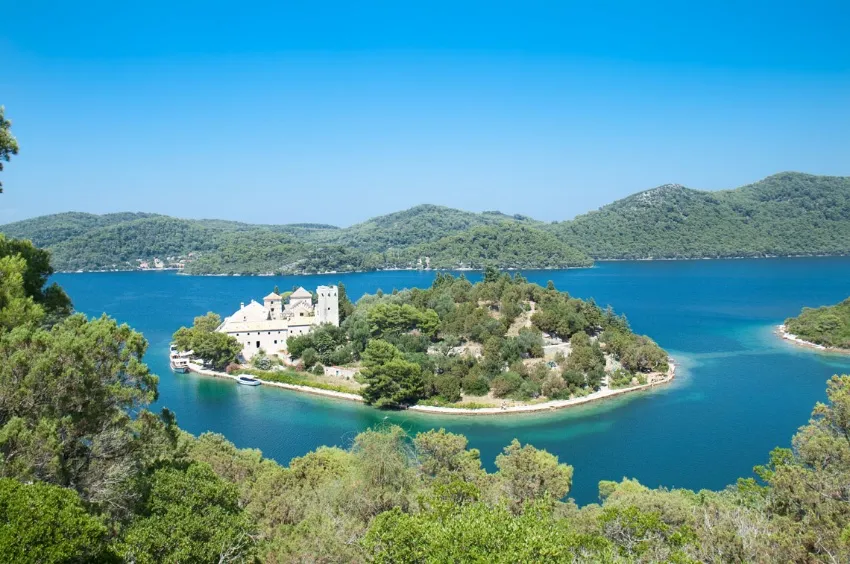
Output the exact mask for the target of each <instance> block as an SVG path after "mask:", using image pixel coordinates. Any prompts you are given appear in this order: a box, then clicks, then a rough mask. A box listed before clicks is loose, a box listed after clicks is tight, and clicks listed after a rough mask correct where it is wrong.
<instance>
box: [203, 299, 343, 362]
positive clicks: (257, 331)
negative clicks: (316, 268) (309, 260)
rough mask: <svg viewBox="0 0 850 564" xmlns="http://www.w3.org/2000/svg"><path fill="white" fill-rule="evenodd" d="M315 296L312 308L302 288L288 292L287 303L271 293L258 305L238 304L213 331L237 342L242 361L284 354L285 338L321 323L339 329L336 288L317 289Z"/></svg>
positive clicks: (304, 331)
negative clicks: (261, 353)
mask: <svg viewBox="0 0 850 564" xmlns="http://www.w3.org/2000/svg"><path fill="white" fill-rule="evenodd" d="M316 294H317V296H318V300H317V303H316V305H313V295H312V294H311V293H310V292H308V291H307V290H305V289H304V288H298V289H297V290H295V291H294V292H292V294H290V295H289V301H288V302H287V303H284V302H283V298H281V296H279V295H278V294H275V293H274V292H272V293H271V294H269V295H268V296H266V297H265V298H263V303H262V304H260V303H259V302H257V301H255V300H251V303H249V304H247V305H246V304H245V303H242V304H240V307H239V310H238V311H237V312H236V313H234V314H233V315H231V316H230V317H227V318H225V319H224V321H223V322H222V324H221V325H220V326H219V327H218V329H216V331H218V332H220V333H226V334H228V335H230V336H232V337H234V338H235V339H236V340H237V341H239V343H240V344H241V345H242V356H243V357H245V359H246V360H248V359H250V358H251V357H252V356H254V355H255V354H256V353H257V351H258V350H260V349H262V350H264V351H265V352H266V353H268V354H276V353H284V352H286V339H287V338H289V337H292V336H296V335H304V334H305V333H308V332H309V331H310V329H312V328H313V327H314V326H316V325H321V324H323V323H330V324H331V325H336V326H337V327H338V326H339V291H338V290H337V287H336V286H319V287H318V288H316Z"/></svg>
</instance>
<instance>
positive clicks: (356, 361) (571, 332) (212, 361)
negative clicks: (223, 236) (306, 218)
mask: <svg viewBox="0 0 850 564" xmlns="http://www.w3.org/2000/svg"><path fill="white" fill-rule="evenodd" d="M337 289H338V291H339V297H338V304H337V302H336V300H337V298H336V297H334V298H333V301H334V304H330V305H332V306H333V307H325V306H327V305H328V304H325V305H322V301H321V300H322V299H323V298H322V294H323V293H327V292H325V290H327V291H329V292H331V293H333V295H334V296H336V292H337ZM328 295H330V294H328ZM296 298H297V301H298V304H297V305H295V304H294V302H293V300H294V299H296ZM309 298H310V292H307V291H306V290H304V289H303V288H298V289H297V291H295V292H280V293H279V290H278V289H277V288H275V290H274V292H273V293H272V294H270V295H269V296H266V298H264V304H265V305H261V304H260V303H259V302H252V303H251V304H248V305H245V304H243V305H242V307H241V308H240V310H239V311H237V312H236V313H235V314H233V316H231V317H228V318H225V319H224V320H223V321H222V319H221V317H220V316H218V315H217V314H215V313H212V312H210V313H208V314H206V315H204V316H200V317H197V318H195V322H194V325H193V326H192V327H183V328H181V329H179V330H178V331H177V332H175V334H174V352H173V353H172V354H174V355H181V354H185V355H188V356H194V357H195V358H196V359H197V360H193V361H192V363H191V364H190V366H189V367H188V368H189V369H190V370H191V371H194V372H198V373H201V374H206V375H210V376H226V377H231V378H234V379H238V376H240V375H250V376H251V377H252V378H255V379H258V380H260V381H261V382H262V383H265V384H270V385H275V386H279V387H283V388H288V389H292V390H297V391H304V392H310V393H315V394H319V395H326V396H329V397H337V398H341V399H348V400H354V401H363V402H365V403H367V404H369V405H373V406H375V407H377V408H388V409H412V410H414V411H420V412H426V413H428V412H430V413H454V414H482V415H483V414H488V415H489V414H499V413H522V412H533V411H545V410H550V409H560V408H564V407H570V406H573V405H581V404H585V403H588V402H591V401H597V400H600V399H604V398H608V397H612V396H618V395H621V394H624V393H627V392H630V391H639V390H644V389H648V388H651V387H654V386H656V385H660V384H664V383H668V382H670V381H672V380H673V378H674V376H675V367H674V366H673V363H672V359H671V358H670V357H669V356H668V355H667V353H666V352H665V351H664V350H663V349H662V348H661V347H659V346H658V345H657V344H656V343H655V342H654V341H653V340H652V339H650V338H649V337H646V336H643V335H637V334H635V333H634V332H633V331H632V330H631V328H630V327H629V324H628V321H627V320H626V318H625V317H624V316H622V315H617V314H615V313H614V311H613V309H612V308H610V307H607V308H604V309H603V308H601V307H599V306H598V305H596V303H594V301H593V300H592V299H591V300H588V301H585V300H581V299H578V298H573V297H571V296H570V295H569V294H568V293H567V292H562V291H559V290H557V289H556V288H555V287H554V284H552V282H549V283H548V284H547V286H546V287H542V286H540V285H537V284H533V283H529V282H528V281H527V280H526V279H525V278H524V277H523V276H522V275H521V274H519V273H515V274H513V275H511V274H508V273H500V272H499V271H497V270H495V269H487V270H485V272H484V277H483V280H482V281H480V282H477V283H475V284H473V283H472V282H470V281H469V280H468V279H466V278H465V277H464V276H463V275H460V276H457V277H456V276H453V275H451V274H445V273H437V275H436V278H435V280H434V282H433V284H432V285H431V286H430V287H429V288H425V289H420V288H414V289H410V290H402V291H398V292H393V293H391V294H389V293H387V294H384V293H382V292H380V291H379V292H378V293H376V294H374V295H369V294H367V295H365V296H363V297H362V298H361V299H360V300H358V302H357V303H356V304H353V303H352V302H351V301H350V300H348V297H347V295H346V292H345V287H344V285H342V284H339V286H331V287H319V288H318V289H317V294H316V295H315V296H314V302H313V304H314V305H312V306H311V305H310V304H309ZM324 299H325V300H328V299H329V298H327V297H325V298H324ZM275 300H277V301H275ZM304 300H307V302H305V303H301V302H304ZM316 304H318V305H316ZM252 308H253V309H252ZM325 309H328V310H330V309H333V310H334V312H333V314H334V315H333V316H332V321H330V322H327V323H323V322H321V321H317V322H315V323H313V322H312V321H311V320H312V319H313V318H312V317H309V315H310V312H311V311H319V310H320V311H321V312H324V311H325ZM249 310H250V311H249ZM255 310H256V311H255ZM302 310H303V311H305V312H307V313H305V315H306V316H307V317H297V316H298V315H300V313H299V312H301V311H302ZM337 311H338V313H337ZM281 312H283V313H282V314H281ZM281 315H283V318H282V320H281V321H277V320H276V319H277V317H279V316H281ZM287 315H289V316H292V315H295V316H296V317H294V318H293V319H294V320H297V321H286V319H289V318H288V317H286V316H287ZM249 317H251V319H248V318H249ZM254 317H256V320H253V321H252V319H253V318H254ZM237 318H238V319H237ZM243 318H244V319H243ZM234 319H236V320H237V321H234ZM266 319H268V321H262V320H266ZM249 322H250V323H249ZM237 325H238V327H237ZM243 325H244V327H243ZM302 325H303V326H304V327H302ZM272 326H273V327H272ZM287 327H288V328H289V329H291V331H289V332H288V333H287V329H286V328H287ZM245 331H254V333H257V331H259V333H257V334H256V335H254V334H250V335H248V334H245ZM267 333H268V334H267ZM181 351H182V352H181Z"/></svg>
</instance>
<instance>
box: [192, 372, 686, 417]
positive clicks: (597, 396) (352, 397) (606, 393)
mask: <svg viewBox="0 0 850 564" xmlns="http://www.w3.org/2000/svg"><path fill="white" fill-rule="evenodd" d="M189 370H190V371H191V372H195V373H197V374H202V375H204V376H214V377H216V378H229V379H231V380H234V381H236V380H237V379H238V377H237V376H233V375H231V374H227V373H226V372H218V371H216V370H209V369H206V368H203V367H201V366H199V365H197V364H193V363H191V362H190V363H189ZM675 377H676V365H675V364H674V363H672V362H670V368H669V369H668V370H667V373H666V374H664V376H663V377H662V378H661V379H660V380H655V381H653V382H652V383H649V384H641V385H638V386H633V387H631V388H618V389H611V388H605V389H603V390H599V391H598V392H593V393H592V394H588V395H586V396H583V397H579V398H570V399H565V400H551V401H547V402H543V403H535V404H530V405H513V406H506V407H482V408H480V409H470V408H461V407H436V406H431V405H413V406H411V407H409V408H408V409H409V410H410V411H416V412H419V413H431V414H440V415H513V414H517V413H534V412H538V411H554V410H556V409H565V408H568V407H574V406H577V405H584V404H587V403H591V402H594V401H599V400H604V399H608V398H612V397H615V396H620V395H623V394H627V393H631V392H638V391H641V390H648V389H650V388H654V387H656V386H660V385H662V384H668V383H670V382H672V381H673V379H674V378H675ZM257 380H259V381H260V382H262V384H263V385H264V386H276V387H278V388H285V389H287V390H293V391H296V392H306V393H308V394H315V395H319V396H326V397H331V398H337V399H344V400H349V401H359V402H362V401H363V398H362V397H361V396H359V395H357V394H349V393H346V392H337V391H334V390H323V389H321V388H311V387H310V386H299V385H297V384H284V383H282V382H270V381H268V380H262V379H260V378H257Z"/></svg>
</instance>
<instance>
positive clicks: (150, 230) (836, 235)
mask: <svg viewBox="0 0 850 564" xmlns="http://www.w3.org/2000/svg"><path fill="white" fill-rule="evenodd" d="M0 231H1V232H3V233H5V234H7V235H9V236H11V237H16V238H23V239H31V240H33V241H34V242H35V243H36V244H38V245H41V246H44V247H46V248H48V249H50V250H51V251H52V253H53V263H54V266H55V268H56V269H57V270H99V269H130V268H136V267H137V266H138V264H139V262H138V261H139V260H151V259H153V258H154V257H156V258H159V259H162V260H165V259H167V258H168V257H172V258H173V259H174V260H173V262H172V264H173V265H176V262H177V261H183V262H185V264H186V272H189V273H195V274H228V273H229V274H237V273H238V274H261V273H276V272H283V273H295V272H322V271H351V270H374V269H381V268H415V267H417V266H418V265H419V262H420V260H421V261H422V262H423V264H424V263H426V261H425V257H428V258H429V259H430V264H431V266H432V267H435V268H459V267H469V268H482V267H484V266H486V265H492V266H497V267H501V268H558V267H567V266H585V265H589V264H591V259H602V260H605V259H647V258H704V257H709V258H717V257H736V256H748V257H761V256H773V255H776V256H788V255H806V254H831V255H839V254H848V253H850V177H834V176H813V175H808V174H800V173H782V174H777V175H774V176H770V177H768V178H765V179H764V180H762V181H760V182H756V183H755V184H751V185H748V186H743V187H741V188H737V189H735V190H724V191H718V192H705V191H699V190H692V189H689V188H685V187H684V186H680V185H676V184H668V185H664V186H660V187H658V188H654V189H652V190H647V191H644V192H640V193H638V194H634V195H632V196H629V197H628V198H624V199H622V200H618V201H616V202H614V203H612V204H609V205H607V206H604V207H602V208H601V209H599V210H597V211H593V212H590V213H588V214H585V215H581V216H578V217H577V218H575V219H574V220H571V221H563V222H560V223H553V224H545V223H542V222H539V221H536V220H534V219H531V218H529V217H526V216H520V215H514V216H511V215H506V214H503V213H500V212H483V213H472V212H467V211H462V210H456V209H452V208H447V207H442V206H433V205H420V206H416V207H413V208H410V209H408V210H404V211H400V212H396V213H391V214H388V215H383V216H379V217H375V218H372V219H370V220H368V221H365V222H363V223H359V224H356V225H352V226H350V227H345V228H338V227H334V226H332V225H323V224H305V223H299V224H289V225H252V224H247V223H240V222H235V221H225V220H208V219H204V220H187V219H177V218H172V217H167V216H162V215H154V214H138V213H118V214H108V215H101V216H98V215H93V214H85V213H63V214H56V215H50V216H43V217H38V218H34V219H29V220H25V221H19V222H16V223H11V224H9V225H6V226H2V227H0Z"/></svg>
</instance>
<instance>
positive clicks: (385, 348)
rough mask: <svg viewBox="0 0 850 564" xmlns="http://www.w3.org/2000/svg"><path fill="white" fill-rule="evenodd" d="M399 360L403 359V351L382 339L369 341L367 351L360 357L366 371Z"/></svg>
mask: <svg viewBox="0 0 850 564" xmlns="http://www.w3.org/2000/svg"><path fill="white" fill-rule="evenodd" d="M397 358H401V351H399V350H398V349H397V348H396V347H395V346H393V345H392V344H390V343H388V342H386V341H383V340H381V339H373V340H371V341H369V343H368V344H367V345H366V349H365V350H364V351H363V353H362V354H361V355H360V359H361V361H362V364H363V367H364V368H366V369H369V368H375V367H378V366H381V365H383V364H386V363H387V362H389V361H391V360H394V359H397Z"/></svg>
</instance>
